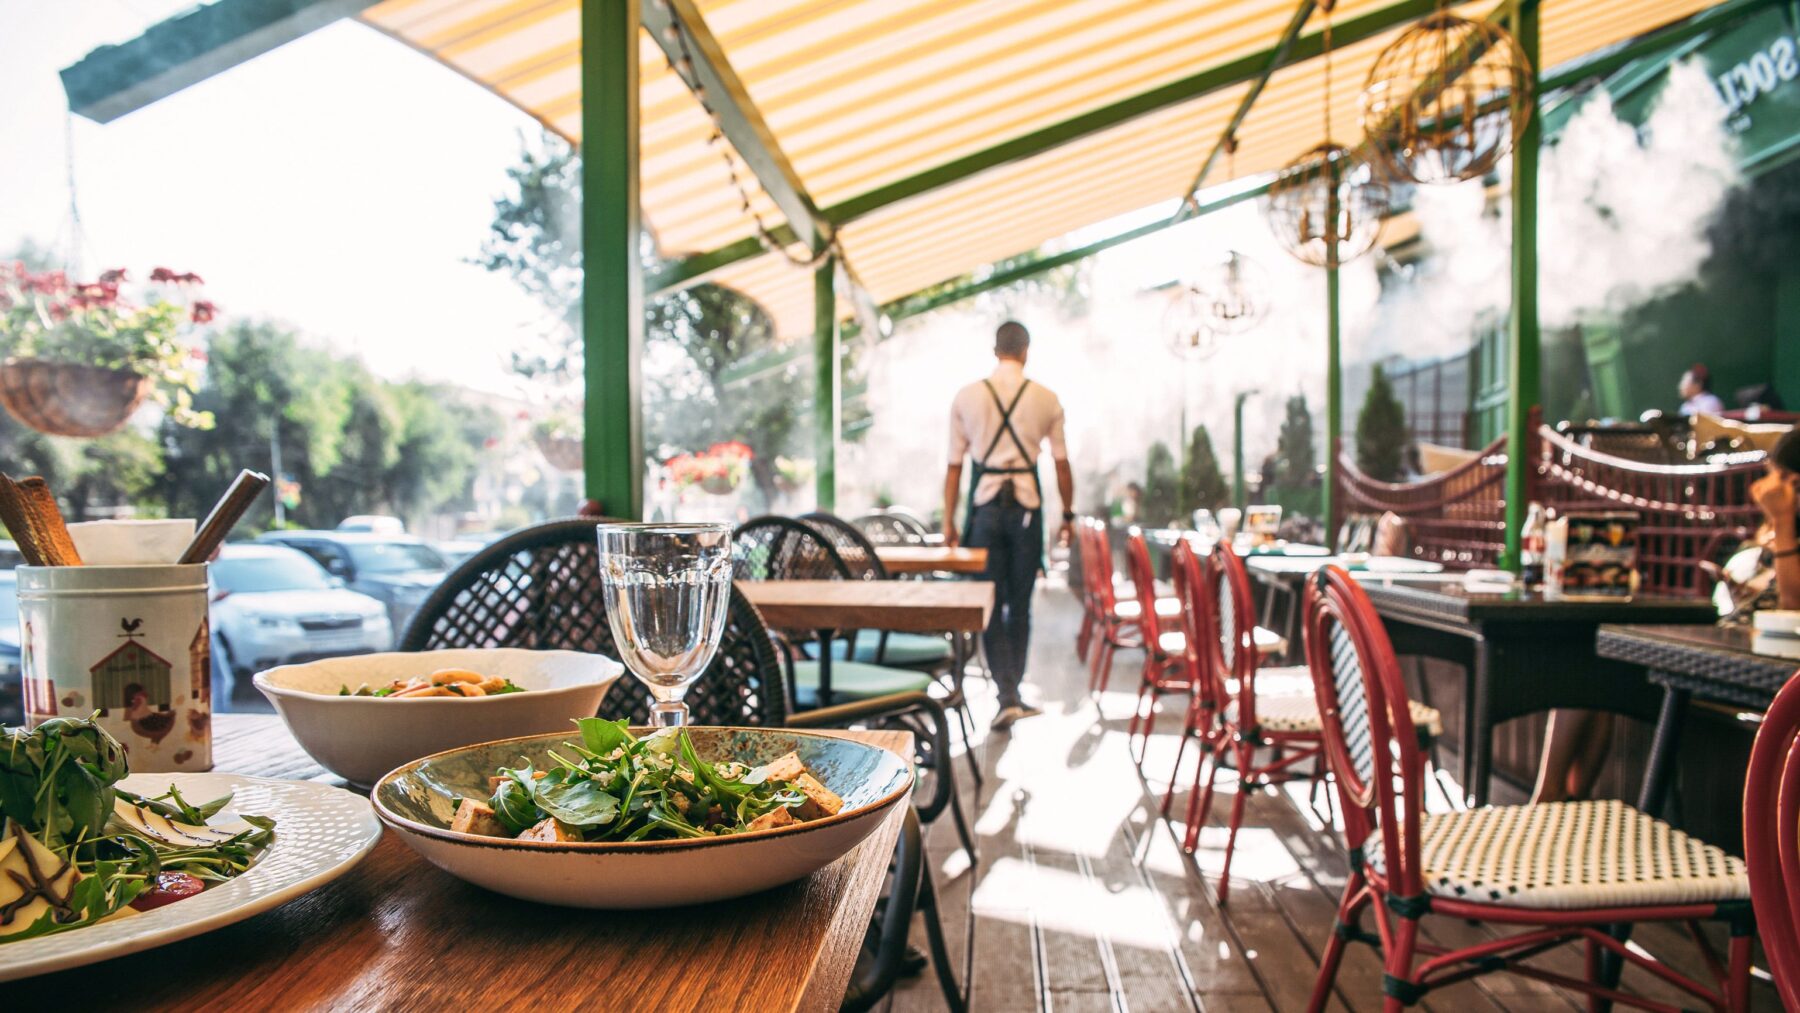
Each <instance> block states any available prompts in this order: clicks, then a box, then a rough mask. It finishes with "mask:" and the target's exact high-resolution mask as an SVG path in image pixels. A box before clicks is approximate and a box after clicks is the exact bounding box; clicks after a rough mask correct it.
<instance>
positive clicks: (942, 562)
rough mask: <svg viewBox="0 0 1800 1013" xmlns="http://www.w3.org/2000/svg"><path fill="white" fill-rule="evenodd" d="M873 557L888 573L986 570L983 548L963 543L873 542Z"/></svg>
mask: <svg viewBox="0 0 1800 1013" xmlns="http://www.w3.org/2000/svg"><path fill="white" fill-rule="evenodd" d="M875 558H877V559H879V560H881V565H882V566H885V567H887V571H888V572H889V573H986V572H987V550H986V549H971V548H969V547H968V546H966V545H959V546H957V547H956V548H954V549H952V548H949V547H947V546H943V545H877V546H875Z"/></svg>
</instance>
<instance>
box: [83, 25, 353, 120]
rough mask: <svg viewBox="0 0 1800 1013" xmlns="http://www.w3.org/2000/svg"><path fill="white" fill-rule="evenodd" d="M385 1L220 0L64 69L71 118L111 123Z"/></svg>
mask: <svg viewBox="0 0 1800 1013" xmlns="http://www.w3.org/2000/svg"><path fill="white" fill-rule="evenodd" d="M377 2H379V0H217V2H216V3H212V4H208V5H206V6H204V7H194V8H192V9H191V10H187V11H184V12H182V13H180V14H177V15H175V16H174V17H171V18H168V19H166V20H163V21H159V22H157V23H156V24H154V25H152V26H151V27H150V28H148V29H147V30H145V32H144V33H143V34H142V35H139V36H138V37H137V38H135V39H131V40H129V41H126V42H122V43H119V44H118V45H114V46H101V47H100V48H98V49H96V50H94V51H93V52H91V53H89V54H88V55H86V56H84V57H82V58H81V59H80V60H79V61H77V62H76V63H74V64H71V65H70V66H68V67H65V68H63V71H62V83H63V91H64V93H66V94H67V95H68V98H69V111H70V112H73V113H75V114H76V115H77V116H85V117H87V118H88V119H90V120H93V121H94V122H96V123H110V122H112V121H113V120H116V119H118V118H119V117H121V116H124V115H125V114H126V113H130V112H135V111H137V110H139V109H142V108H143V107H145V106H147V105H149V104H150V103H152V102H155V101H157V100H159V99H164V98H167V97H169V96H170V95H173V94H175V93H176V92H178V91H181V90H182V89H184V88H187V87H189V86H191V85H195V84H198V83H200V82H201V81H204V80H206V79H207V78H209V77H212V76H214V75H216V74H221V73H224V72H225V71H227V70H230V69H231V68H233V67H235V66H237V65H238V64H241V63H245V62H248V61H250V60H253V59H255V58H256V57H258V56H261V55H262V54H264V53H266V52H268V51H269V50H271V49H274V48H276V47H277V46H281V45H285V44H286V43H289V42H292V41H294V40H295V39H297V38H299V37H301V36H302V35H306V34H308V33H309V32H313V31H317V30H318V29H320V28H323V27H325V26H326V25H329V24H331V23H332V22H334V21H338V20H340V19H343V18H347V17H351V16H354V15H356V14H360V13H362V12H363V10H365V9H367V8H369V7H373V6H374V5H375V4H376V3H377Z"/></svg>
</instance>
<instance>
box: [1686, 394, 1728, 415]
mask: <svg viewBox="0 0 1800 1013" xmlns="http://www.w3.org/2000/svg"><path fill="white" fill-rule="evenodd" d="M1681 414H1683V415H1723V414H1725V402H1723V401H1721V400H1719V395H1717V394H1714V393H1713V392H1712V391H1710V390H1703V391H1701V392H1700V393H1698V394H1695V395H1694V396H1693V397H1690V398H1688V399H1687V400H1686V401H1683V402H1681Z"/></svg>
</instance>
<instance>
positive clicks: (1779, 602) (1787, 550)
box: [1738, 430, 1800, 613]
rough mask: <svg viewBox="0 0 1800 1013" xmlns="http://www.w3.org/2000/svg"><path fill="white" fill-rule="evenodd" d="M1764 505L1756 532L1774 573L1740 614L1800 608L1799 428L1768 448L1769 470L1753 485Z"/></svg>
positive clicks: (1764, 561)
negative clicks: (1760, 528) (1770, 448)
mask: <svg viewBox="0 0 1800 1013" xmlns="http://www.w3.org/2000/svg"><path fill="white" fill-rule="evenodd" d="M1750 498H1751V499H1753V500H1755V501H1756V505H1757V506H1759V507H1761V508H1762V513H1763V526H1762V530H1760V531H1758V532H1757V533H1756V544H1757V546H1758V547H1760V548H1761V549H1762V553H1761V563H1762V565H1763V566H1764V567H1766V568H1767V569H1768V571H1769V572H1770V573H1771V574H1772V575H1773V576H1774V580H1773V581H1769V582H1766V583H1765V586H1763V587H1762V588H1760V589H1759V591H1758V593H1757V595H1756V597H1755V598H1754V599H1753V600H1752V601H1750V602H1748V603H1747V605H1746V606H1743V607H1740V608H1739V610H1738V611H1739V612H1740V613H1748V612H1754V611H1756V610H1757V609H1774V608H1778V609H1800V536H1797V533H1796V528H1800V430H1790V431H1789V432H1787V433H1786V434H1784V435H1783V436H1782V437H1781V439H1780V440H1777V441H1776V443H1775V449H1773V450H1771V451H1769V463H1768V473H1767V474H1765V475H1764V476H1763V477H1762V478H1759V479H1757V480H1756V484H1755V485H1752V486H1751V487H1750Z"/></svg>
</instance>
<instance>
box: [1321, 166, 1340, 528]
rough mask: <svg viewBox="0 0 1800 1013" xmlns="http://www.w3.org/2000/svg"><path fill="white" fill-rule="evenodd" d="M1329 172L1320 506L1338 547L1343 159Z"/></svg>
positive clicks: (1325, 524)
mask: <svg viewBox="0 0 1800 1013" xmlns="http://www.w3.org/2000/svg"><path fill="white" fill-rule="evenodd" d="M1325 171H1327V172H1329V173H1331V188H1330V190H1328V191H1327V197H1326V200H1325V220H1326V221H1327V222H1329V223H1330V225H1329V228H1330V229H1331V233H1332V238H1331V239H1329V240H1327V242H1326V245H1325V488H1324V496H1323V497H1322V498H1321V502H1320V504H1319V513H1320V515H1321V516H1320V518H1319V519H1320V521H1321V522H1322V523H1323V524H1324V526H1325V544H1326V545H1327V546H1329V547H1332V548H1336V547H1337V523H1336V520H1337V518H1336V516H1335V510H1336V507H1337V498H1338V497H1337V484H1338V474H1339V472H1340V471H1341V470H1342V469H1341V468H1339V467H1338V452H1339V450H1341V449H1342V446H1341V445H1342V443H1343V435H1344V432H1343V429H1344V369H1343V337H1344V336H1343V329H1342V326H1341V325H1342V322H1343V318H1342V312H1341V309H1342V299H1341V298H1340V292H1339V288H1340V286H1339V272H1338V265H1339V263H1340V262H1341V261H1340V260H1339V253H1340V251H1339V249H1338V241H1337V229H1338V225H1337V221H1338V216H1339V214H1341V213H1342V212H1341V209H1340V206H1339V203H1338V187H1339V186H1340V185H1341V184H1340V180H1341V179H1342V178H1343V176H1342V174H1343V160H1342V159H1329V160H1327V162H1326V165H1325Z"/></svg>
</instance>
